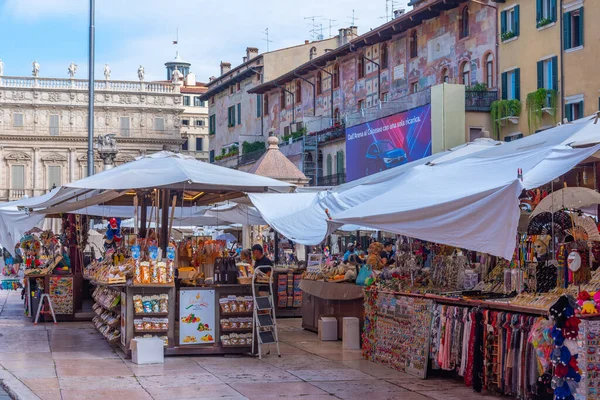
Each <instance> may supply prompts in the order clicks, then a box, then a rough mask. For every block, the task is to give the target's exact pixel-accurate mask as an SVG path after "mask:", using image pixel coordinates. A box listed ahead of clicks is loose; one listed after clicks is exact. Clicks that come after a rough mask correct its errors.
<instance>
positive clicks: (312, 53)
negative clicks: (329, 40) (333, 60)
mask: <svg viewBox="0 0 600 400" xmlns="http://www.w3.org/2000/svg"><path fill="white" fill-rule="evenodd" d="M316 56H317V48H316V47H311V48H310V54H309V57H310V59H311V60H312V59H313V58H315V57H316Z"/></svg>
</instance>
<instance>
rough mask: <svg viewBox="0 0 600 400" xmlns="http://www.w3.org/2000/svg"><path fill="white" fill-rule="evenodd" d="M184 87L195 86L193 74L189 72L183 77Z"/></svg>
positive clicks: (194, 75)
mask: <svg viewBox="0 0 600 400" xmlns="http://www.w3.org/2000/svg"><path fill="white" fill-rule="evenodd" d="M185 85H186V86H196V74H195V73H193V72H190V73H189V74H187V76H186V77H185Z"/></svg>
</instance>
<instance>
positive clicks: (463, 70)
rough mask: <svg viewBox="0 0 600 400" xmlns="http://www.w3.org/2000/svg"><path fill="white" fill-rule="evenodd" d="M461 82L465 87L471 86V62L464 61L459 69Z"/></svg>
mask: <svg viewBox="0 0 600 400" xmlns="http://www.w3.org/2000/svg"><path fill="white" fill-rule="evenodd" d="M460 77H461V82H460V83H462V84H463V85H465V86H471V62H470V61H465V62H463V63H462V67H460Z"/></svg>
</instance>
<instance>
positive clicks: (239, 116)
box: [237, 103, 242, 125]
mask: <svg viewBox="0 0 600 400" xmlns="http://www.w3.org/2000/svg"><path fill="white" fill-rule="evenodd" d="M237 115H238V118H237V123H238V125H241V124H242V103H238V105H237Z"/></svg>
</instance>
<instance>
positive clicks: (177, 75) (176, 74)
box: [171, 67, 183, 83]
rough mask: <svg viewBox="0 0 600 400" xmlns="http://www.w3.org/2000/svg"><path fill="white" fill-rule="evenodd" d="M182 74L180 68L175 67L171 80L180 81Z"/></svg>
mask: <svg viewBox="0 0 600 400" xmlns="http://www.w3.org/2000/svg"><path fill="white" fill-rule="evenodd" d="M182 76H183V74H182V73H181V72H179V69H177V67H175V71H173V74H172V76H171V82H173V83H178V82H179V80H180V79H181V77H182Z"/></svg>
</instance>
